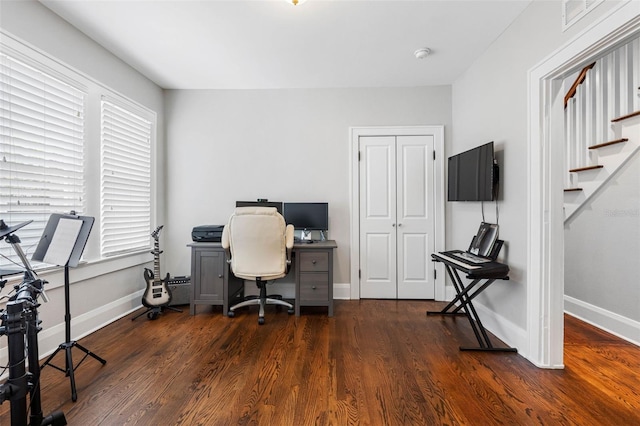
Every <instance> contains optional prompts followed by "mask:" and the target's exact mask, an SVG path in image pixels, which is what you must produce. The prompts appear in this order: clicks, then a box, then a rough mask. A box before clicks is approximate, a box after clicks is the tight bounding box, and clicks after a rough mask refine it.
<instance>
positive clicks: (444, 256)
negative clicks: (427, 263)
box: [433, 253, 482, 270]
mask: <svg viewBox="0 0 640 426" xmlns="http://www.w3.org/2000/svg"><path fill="white" fill-rule="evenodd" d="M433 256H436V257H437V258H440V259H444V260H446V261H447V262H451V263H454V264H456V265H458V266H461V267H463V268H465V269H469V270H473V269H481V268H482V266H479V265H472V264H468V263H464V262H463V261H461V260H459V259H456V258H454V257H453V256H452V255H451V256H447V254H445V253H437V254H434V255H433Z"/></svg>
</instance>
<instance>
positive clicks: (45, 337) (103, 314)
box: [0, 290, 144, 379]
mask: <svg viewBox="0 0 640 426" xmlns="http://www.w3.org/2000/svg"><path fill="white" fill-rule="evenodd" d="M142 293H144V290H139V291H136V292H135V293H131V294H128V295H126V296H124V297H121V298H120V299H118V300H114V301H113V302H111V303H107V304H106V305H104V306H100V307H99V308H97V309H94V310H92V311H89V312H86V313H84V314H82V315H78V316H77V317H74V318H72V320H71V329H72V330H73V334H72V336H71V337H72V339H73V340H80V339H82V338H83V337H85V336H88V335H89V334H91V333H93V332H94V331H96V330H99V329H100V328H102V327H104V326H106V325H108V324H111V323H112V322H114V321H116V320H118V319H119V318H122V317H124V316H127V315H129V314H130V313H131V312H133V311H135V310H136V309H139V308H140V307H141V306H142V305H141V303H140V300H141V299H142ZM65 332H66V325H65V323H64V322H61V323H58V324H56V325H55V326H53V327H50V328H47V329H45V330H43V331H41V332H40V333H38V347H39V358H40V359H44V358H46V357H47V356H49V355H50V354H52V353H53V351H55V350H56V349H57V348H58V346H59V344H60V343H61V342H64V341H65V338H66V337H65ZM5 348H6V347H1V348H0V349H2V351H1V352H0V365H6V364H7V362H8V358H7V351H6V350H5ZM53 362H54V363H56V365H59V364H58V363H59V362H63V363H64V358H63V356H62V355H57V357H56V358H54V360H53ZM3 377H4V376H2V377H0V379H2V378H3Z"/></svg>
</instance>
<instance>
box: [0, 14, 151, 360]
mask: <svg viewBox="0 0 640 426" xmlns="http://www.w3.org/2000/svg"><path fill="white" fill-rule="evenodd" d="M0 28H2V30H3V31H6V32H7V33H9V34H10V35H11V36H15V37H16V38H18V39H20V40H21V41H23V42H25V43H26V44H28V45H30V46H32V47H33V48H35V49H36V50H38V51H40V52H42V53H44V54H46V55H48V56H50V57H52V58H56V59H57V60H59V61H60V62H63V63H65V64H66V65H67V66H69V67H71V68H74V69H75V70H77V71H79V72H80V73H83V74H84V75H86V76H88V77H90V78H92V79H94V80H96V81H98V82H100V83H102V84H103V85H105V86H108V87H110V88H111V89H113V90H115V91H117V92H119V93H121V94H122V95H124V96H126V97H128V98H129V99H132V100H133V101H135V102H138V103H139V104H142V105H144V106H146V107H147V108H149V109H152V110H153V111H155V112H156V113H157V114H158V115H157V118H158V133H157V141H158V146H159V147H160V149H158V150H157V151H156V153H155V154H156V156H157V158H158V161H159V162H160V163H161V164H162V163H163V162H164V160H163V158H164V153H163V150H162V146H163V140H164V134H163V128H164V121H163V93H162V90H161V89H160V88H159V87H157V86H156V85H155V84H153V83H152V82H151V81H149V80H148V79H146V78H145V77H143V76H142V75H140V74H139V73H138V72H137V71H135V70H133V69H132V68H130V67H129V66H128V65H126V64H125V63H124V62H122V61H121V60H120V59H118V58H116V57H115V56H113V55H112V54H111V53H109V52H108V51H106V50H105V49H103V48H102V47H100V46H99V45H98V44H96V43H95V42H93V41H92V40H90V39H89V38H87V37H86V36H85V35H83V34H82V33H80V32H79V31H77V30H76V29H75V28H73V27H71V26H70V25H69V24H67V23H66V22H65V21H63V20H62V19H60V18H59V17H58V16H57V15H55V14H53V13H52V12H50V11H49V10H48V9H47V8H45V7H44V6H42V5H41V4H40V3H38V2H36V1H3V2H2V4H1V13H0ZM92 131H93V132H94V134H95V129H94V130H92ZM89 143H96V144H98V143H99V141H98V140H91V141H89ZM90 172H91V171H90ZM154 189H155V191H156V196H157V200H156V201H157V202H158V203H159V205H160V206H162V203H163V202H164V197H163V194H164V188H163V187H162V185H158V186H157V187H156V188H154ZM159 220H162V216H160V218H159ZM18 236H19V233H18ZM98 236H99V233H98V232H97V230H96V229H94V230H93V232H92V234H91V240H90V242H89V244H90V245H97V244H98ZM2 244H6V243H4V242H2ZM23 249H25V251H27V255H28V256H30V255H31V254H32V250H33V248H31V249H29V248H27V247H23ZM150 259H151V256H150V255H149V254H148V253H145V254H144V255H137V256H130V257H128V258H119V259H113V260H108V261H105V260H103V261H99V262H91V263H90V264H88V265H82V266H80V267H78V268H73V269H71V271H70V281H71V287H70V289H71V292H70V299H71V303H70V306H71V316H72V319H73V322H72V328H71V331H72V333H71V337H72V339H77V338H79V337H80V336H82V335H85V334H87V333H89V332H91V331H93V330H95V329H96V328H99V327H100V326H103V325H105V324H107V323H109V322H111V321H113V320H114V319H115V318H117V317H118V316H120V315H124V314H126V313H127V312H129V311H131V310H132V309H134V308H135V307H138V306H140V300H141V298H140V295H141V293H142V290H143V289H144V287H145V285H144V280H143V277H142V269H143V265H142V264H143V263H145V262H148V261H149V260H150ZM40 277H41V278H43V279H46V280H48V281H49V284H48V285H47V286H46V287H45V288H46V289H47V295H48V296H49V299H51V301H50V302H49V303H44V304H42V306H41V308H40V318H41V320H42V327H43V331H42V332H41V333H40V337H39V340H40V355H41V356H42V355H44V354H46V353H49V352H52V351H53V350H54V349H55V348H56V347H57V346H58V344H59V343H62V342H64V338H65V336H64V291H63V288H64V287H63V283H64V279H63V275H62V273H61V272H60V271H59V270H58V271H54V272H49V273H43V274H40ZM5 292H6V290H5ZM5 344H6V341H5V340H4V339H3V340H2V341H1V342H0V365H4V364H6V348H5V346H2V345H5ZM88 362H90V361H88Z"/></svg>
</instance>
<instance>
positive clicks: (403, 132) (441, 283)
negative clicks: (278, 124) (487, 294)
mask: <svg viewBox="0 0 640 426" xmlns="http://www.w3.org/2000/svg"><path fill="white" fill-rule="evenodd" d="M409 135H428V136H433V138H434V142H433V149H434V151H435V153H436V159H435V161H434V163H435V167H434V185H435V188H434V199H435V206H434V210H435V241H434V243H435V248H436V251H443V250H444V249H445V248H444V232H445V197H444V194H445V190H444V188H445V187H444V185H445V179H444V126H442V125H438V126H397V127H394V126H385V127H352V128H350V129H349V143H350V144H351V147H350V158H349V165H350V196H351V202H350V205H349V211H350V215H351V235H350V244H351V254H350V265H351V271H350V272H351V289H350V290H351V291H350V298H351V299H354V300H357V299H360V277H359V273H358V272H359V269H360V263H359V259H360V222H359V217H360V210H359V204H360V203H359V197H360V194H359V191H360V186H359V177H358V141H359V139H360V137H361V136H409ZM434 267H435V269H436V275H437V278H436V280H435V299H436V300H447V299H446V294H445V282H446V274H445V270H444V266H443V265H442V264H441V263H436V264H435V265H434Z"/></svg>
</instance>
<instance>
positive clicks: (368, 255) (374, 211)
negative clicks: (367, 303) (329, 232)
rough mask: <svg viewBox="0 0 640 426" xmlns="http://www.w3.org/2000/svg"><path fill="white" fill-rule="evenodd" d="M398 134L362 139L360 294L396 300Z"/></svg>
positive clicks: (365, 296)
mask: <svg viewBox="0 0 640 426" xmlns="http://www.w3.org/2000/svg"><path fill="white" fill-rule="evenodd" d="M395 140H396V138H395V136H371V137H369V136H367V137H362V138H360V271H361V275H360V296H361V297H363V298H378V299H395V298H396V297H397V293H396V287H397V278H396V149H395Z"/></svg>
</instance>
